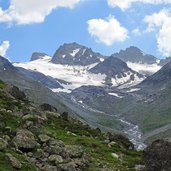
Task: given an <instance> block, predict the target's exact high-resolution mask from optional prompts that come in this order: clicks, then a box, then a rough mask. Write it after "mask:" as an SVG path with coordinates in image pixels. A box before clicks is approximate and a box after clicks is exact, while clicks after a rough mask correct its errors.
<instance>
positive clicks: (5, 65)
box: [0, 56, 17, 72]
mask: <svg viewBox="0 0 171 171" xmlns="http://www.w3.org/2000/svg"><path fill="white" fill-rule="evenodd" d="M5 70H9V71H17V69H16V68H15V67H14V66H13V65H12V64H11V63H10V62H9V61H8V60H7V59H6V58H3V57H2V56H0V72H3V71H5Z"/></svg>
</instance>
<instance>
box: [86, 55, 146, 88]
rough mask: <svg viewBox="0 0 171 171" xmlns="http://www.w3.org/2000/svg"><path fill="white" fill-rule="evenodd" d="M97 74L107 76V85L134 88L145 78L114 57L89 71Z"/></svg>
mask: <svg viewBox="0 0 171 171" xmlns="http://www.w3.org/2000/svg"><path fill="white" fill-rule="evenodd" d="M89 71H90V72H92V73H95V74H99V73H100V74H105V75H106V80H105V81H106V84H108V85H111V86H121V85H124V86H127V85H128V86H129V84H130V86H132V85H134V84H138V83H139V82H141V81H142V80H143V79H144V78H143V75H141V74H139V73H137V72H135V71H133V70H132V69H130V68H129V67H128V66H127V64H126V63H125V62H123V61H122V60H120V59H118V58H115V57H113V56H111V57H109V58H107V59H106V60H104V61H103V62H101V63H99V64H98V65H96V66H95V67H93V68H91V69H90V70H89Z"/></svg>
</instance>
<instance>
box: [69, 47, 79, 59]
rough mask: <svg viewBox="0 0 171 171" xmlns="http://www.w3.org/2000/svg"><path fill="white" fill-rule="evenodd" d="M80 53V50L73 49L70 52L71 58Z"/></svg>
mask: <svg viewBox="0 0 171 171" xmlns="http://www.w3.org/2000/svg"><path fill="white" fill-rule="evenodd" d="M79 51H80V48H78V49H75V50H73V51H72V53H70V55H71V56H73V57H75V55H76V54H77V53H78V52H79Z"/></svg>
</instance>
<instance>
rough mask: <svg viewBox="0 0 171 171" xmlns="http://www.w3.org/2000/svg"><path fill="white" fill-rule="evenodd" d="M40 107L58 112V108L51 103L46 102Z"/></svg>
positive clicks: (43, 109)
mask: <svg viewBox="0 0 171 171" xmlns="http://www.w3.org/2000/svg"><path fill="white" fill-rule="evenodd" d="M39 109H40V110H42V111H49V112H57V111H58V110H57V109H56V108H55V107H53V106H51V105H50V104H47V103H44V104H42V105H40V106H39Z"/></svg>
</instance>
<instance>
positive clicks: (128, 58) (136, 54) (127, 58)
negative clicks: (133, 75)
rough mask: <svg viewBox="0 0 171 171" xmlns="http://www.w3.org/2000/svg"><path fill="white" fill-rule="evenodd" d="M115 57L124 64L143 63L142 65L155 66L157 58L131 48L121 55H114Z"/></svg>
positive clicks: (121, 52)
mask: <svg viewBox="0 0 171 171" xmlns="http://www.w3.org/2000/svg"><path fill="white" fill-rule="evenodd" d="M113 56H114V57H117V58H119V59H121V60H123V61H124V62H133V63H142V64H155V63H156V60H157V58H156V57H154V56H152V55H149V54H145V53H144V52H142V51H141V50H140V49H139V48H137V47H134V46H131V47H129V48H127V49H126V50H121V51H120V52H119V53H114V54H113Z"/></svg>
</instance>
